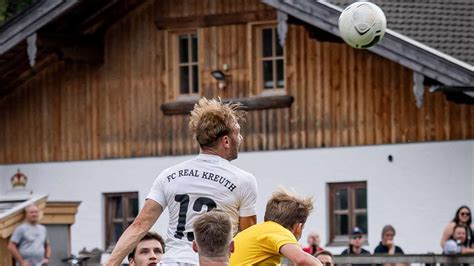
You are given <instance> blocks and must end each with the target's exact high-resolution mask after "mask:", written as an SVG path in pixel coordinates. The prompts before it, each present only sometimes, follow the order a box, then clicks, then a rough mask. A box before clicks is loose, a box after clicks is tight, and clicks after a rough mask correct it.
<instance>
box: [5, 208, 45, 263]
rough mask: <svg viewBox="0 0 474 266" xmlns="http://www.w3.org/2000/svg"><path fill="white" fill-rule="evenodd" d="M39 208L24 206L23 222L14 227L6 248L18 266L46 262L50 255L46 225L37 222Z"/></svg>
mask: <svg viewBox="0 0 474 266" xmlns="http://www.w3.org/2000/svg"><path fill="white" fill-rule="evenodd" d="M39 214H40V210H39V208H38V207H36V206H35V205H30V206H28V207H26V208H25V222H24V223H22V224H21V225H19V226H18V227H17V228H15V231H13V235H12V237H11V238H10V242H9V243H8V250H9V251H10V252H11V254H12V256H13V258H14V259H15V260H16V262H17V265H19V266H38V265H43V264H48V262H49V258H50V257H51V246H50V245H49V241H48V237H47V232H46V227H44V226H43V225H41V224H39V223H38V221H39Z"/></svg>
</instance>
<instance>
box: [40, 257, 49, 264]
mask: <svg viewBox="0 0 474 266" xmlns="http://www.w3.org/2000/svg"><path fill="white" fill-rule="evenodd" d="M48 263H49V259H48V258H44V259H43V260H42V261H41V264H48Z"/></svg>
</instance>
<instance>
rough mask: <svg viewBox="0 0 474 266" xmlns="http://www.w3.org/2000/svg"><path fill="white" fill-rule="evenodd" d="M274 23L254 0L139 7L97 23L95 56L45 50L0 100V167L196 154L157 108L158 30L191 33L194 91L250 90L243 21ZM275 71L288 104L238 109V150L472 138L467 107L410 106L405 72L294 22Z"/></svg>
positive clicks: (435, 101) (249, 49)
mask: <svg viewBox="0 0 474 266" xmlns="http://www.w3.org/2000/svg"><path fill="white" fill-rule="evenodd" d="M222 14H226V15H229V18H227V19H224V17H225V16H223V15H222ZM232 14H234V15H232ZM243 14H250V15H247V16H244V15H243ZM259 14H260V15H259ZM223 19H224V20H225V21H224V22H225V23H224V22H221V23H219V22H216V21H219V20H223ZM269 19H270V21H269ZM275 19H276V11H275V10H274V9H272V8H271V7H269V6H266V5H264V4H262V3H260V2H259V1H256V0H238V1H237V0H236V1H225V0H221V1H214V0H207V1H197V0H173V1H148V2H146V3H145V4H142V5H141V6H139V7H138V8H136V9H135V10H134V11H133V12H130V13H129V14H128V15H127V16H125V17H123V18H122V19H121V20H120V21H118V22H117V23H115V24H114V25H112V26H111V27H110V28H109V29H108V30H107V32H106V34H105V41H104V45H105V46H104V52H105V53H104V60H103V63H100V64H87V63H78V62H74V61H69V60H59V59H58V58H57V57H56V56H55V55H51V56H50V57H49V58H48V59H47V60H48V66H47V67H45V68H43V69H42V70H41V71H38V73H36V75H35V76H34V77H32V78H31V79H29V80H27V81H26V82H24V83H22V84H21V85H20V86H18V87H17V88H16V89H15V90H14V91H13V92H12V93H11V94H10V95H8V96H7V97H5V98H3V99H2V100H1V101H0V163H3V164H10V163H29V162H45V161H69V160H96V159H107V158H129V157H146V156H166V155H178V154H191V153H196V152H197V151H198V148H197V145H196V144H195V143H194V141H193V140H192V139H191V137H190V134H189V130H188V127H187V123H188V117H187V116H186V115H172V116H171V115H164V114H163V112H162V111H161V110H160V106H161V104H163V103H169V102H173V101H176V100H179V99H178V97H177V91H176V90H175V89H174V87H173V86H172V84H170V83H172V80H173V75H175V73H173V69H172V67H171V60H172V59H173V58H172V56H171V54H172V53H171V52H170V51H171V50H172V49H171V48H170V43H172V42H171V41H170V38H171V37H170V36H172V35H173V33H174V32H177V31H180V30H189V29H192V30H194V29H195V30H196V31H197V34H198V37H199V41H198V42H199V59H198V61H199V66H200V69H199V74H200V75H199V76H200V80H199V85H200V88H201V93H200V96H205V97H208V98H211V97H218V96H219V97H221V98H223V99H228V98H245V97H251V96H260V95H261V91H258V90H256V89H255V88H256V86H255V70H254V64H255V62H254V57H253V54H254V50H255V49H256V47H255V45H254V43H253V41H252V40H253V37H252V29H253V28H252V27H253V25H258V24H259V23H268V22H274V21H275ZM244 20H245V21H244ZM179 21H182V24H180V22H179ZM223 64H227V65H228V66H229V70H228V71H227V72H226V74H227V75H229V84H228V86H227V87H226V88H225V89H219V88H218V85H217V82H216V81H215V80H214V79H213V78H212V77H211V75H210V72H211V71H213V70H216V69H221V68H222V65H223ZM257 71H258V70H257ZM285 78H286V81H285V83H286V84H285V85H286V88H285V92H286V94H287V95H291V96H293V97H294V102H293V104H292V105H291V107H289V108H279V109H268V110H258V111H250V112H249V114H248V116H247V123H246V124H244V125H243V136H244V145H243V147H242V148H243V150H246V151H260V150H281V149H299V148H318V147H340V146H356V145H374V144H395V143H408V142H425V141H447V140H460V139H472V138H474V107H473V106H472V105H458V104H455V103H452V102H448V101H446V100H445V98H444V96H443V94H441V93H429V92H428V91H427V90H426V91H425V98H424V105H423V107H422V108H421V109H418V108H417V107H416V105H415V97H414V94H413V72H412V71H411V70H409V69H407V68H405V67H402V66H400V65H399V64H397V63H395V62H392V61H390V60H387V59H384V58H382V57H380V56H377V55H375V54H372V53H370V52H369V51H365V50H355V49H352V48H350V47H349V46H347V45H345V44H343V43H338V42H322V41H319V40H317V39H314V38H310V35H309V33H308V31H307V30H306V29H305V27H304V26H302V25H293V24H290V25H289V31H288V35H287V38H286V45H285Z"/></svg>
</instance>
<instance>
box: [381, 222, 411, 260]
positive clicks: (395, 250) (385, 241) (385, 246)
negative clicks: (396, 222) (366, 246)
mask: <svg viewBox="0 0 474 266" xmlns="http://www.w3.org/2000/svg"><path fill="white" fill-rule="evenodd" d="M393 237H395V228H393V226H391V225H386V226H384V227H383V229H382V241H380V243H379V245H378V246H377V247H376V248H375V250H374V254H377V253H379V254H391V255H393V254H404V253H403V250H402V249H401V248H400V247H399V246H396V245H395V243H394V242H393Z"/></svg>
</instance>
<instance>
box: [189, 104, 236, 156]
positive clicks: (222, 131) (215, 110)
mask: <svg viewBox="0 0 474 266" xmlns="http://www.w3.org/2000/svg"><path fill="white" fill-rule="evenodd" d="M240 107H241V105H240V104H237V103H223V102H222V101H221V100H220V99H219V100H216V99H211V100H208V99H206V98H201V99H200V100H199V101H198V102H197V103H196V104H195V105H194V109H193V110H192V111H191V117H190V121H189V128H190V129H191V132H192V133H193V134H194V138H195V139H196V141H197V142H198V143H199V145H200V146H201V147H214V146H215V145H216V143H217V140H218V139H219V138H220V137H222V136H225V135H228V134H230V133H231V132H232V129H233V128H234V127H235V123H238V122H239V121H243V120H244V115H245V111H242V110H240V109H239V108H240Z"/></svg>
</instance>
